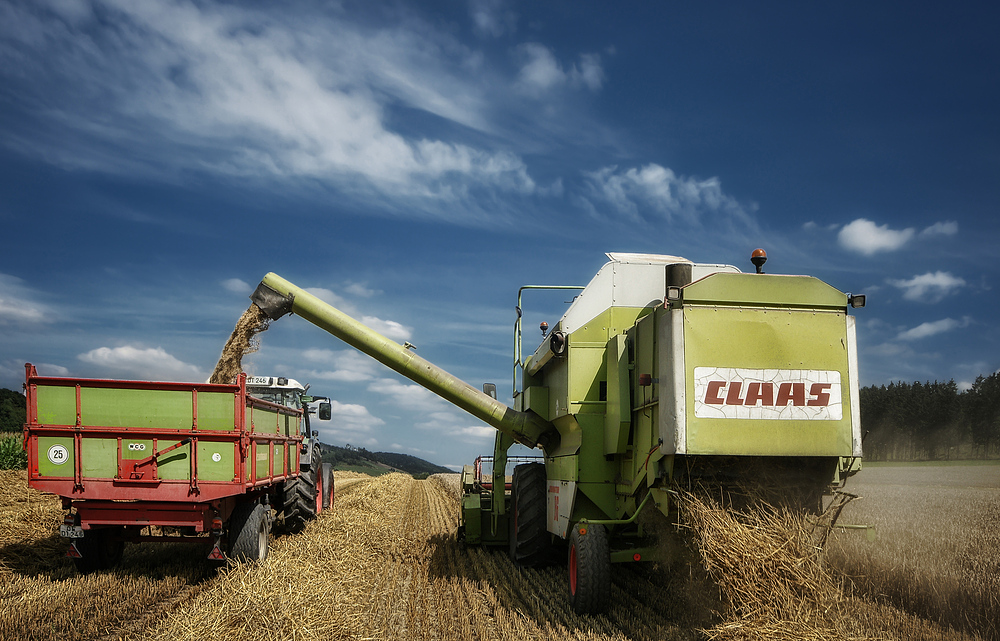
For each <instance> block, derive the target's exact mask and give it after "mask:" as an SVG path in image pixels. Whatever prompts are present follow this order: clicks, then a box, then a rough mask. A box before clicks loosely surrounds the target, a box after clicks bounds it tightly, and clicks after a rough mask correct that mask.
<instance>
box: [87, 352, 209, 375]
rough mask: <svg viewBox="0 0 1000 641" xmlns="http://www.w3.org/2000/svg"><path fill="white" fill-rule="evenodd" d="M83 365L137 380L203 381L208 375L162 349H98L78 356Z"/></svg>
mask: <svg viewBox="0 0 1000 641" xmlns="http://www.w3.org/2000/svg"><path fill="white" fill-rule="evenodd" d="M77 358H79V359H80V360H81V361H83V362H84V363H88V364H90V365H96V366H98V367H100V368H103V369H107V370H110V371H112V372H114V373H116V375H127V376H130V377H132V378H136V379H140V380H147V381H148V380H154V381H156V380H163V381H204V380H206V379H207V378H208V373H206V372H205V371H203V370H202V369H200V368H199V367H197V366H195V365H191V364H189V363H185V362H183V361H180V360H178V359H177V358H175V357H173V356H171V355H170V354H168V353H167V352H166V350H164V349H163V348H162V347H156V348H143V347H136V346H133V345H123V346H121V347H98V348H97V349H92V350H90V351H89V352H86V353H84V354H80V355H79V356H77Z"/></svg>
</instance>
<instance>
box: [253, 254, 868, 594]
mask: <svg viewBox="0 0 1000 641" xmlns="http://www.w3.org/2000/svg"><path fill="white" fill-rule="evenodd" d="M608 257H609V259H610V261H609V262H608V263H606V264H605V265H604V267H603V268H602V269H601V270H600V271H599V272H598V273H597V275H596V276H594V278H593V279H592V280H591V281H590V283H589V284H588V285H587V286H586V287H582V288H576V289H579V290H581V291H580V293H579V294H578V295H577V296H576V297H575V298H574V299H573V302H572V303H571V304H570V306H569V308H568V309H567V311H566V313H565V314H564V315H563V317H562V319H561V320H560V321H559V322H558V323H557V324H556V325H555V326H554V327H552V328H551V329H549V328H547V327H543V332H544V338H543V340H542V342H541V344H540V345H539V346H538V348H537V349H536V350H535V351H534V352H533V353H532V354H530V355H528V356H527V357H526V358H522V356H521V353H520V344H521V328H520V309H521V308H520V300H519V301H518V303H519V304H518V312H519V314H518V320H517V323H516V324H515V346H516V347H515V349H516V350H517V353H516V354H515V381H514V390H513V398H514V408H510V407H507V406H506V405H504V404H503V403H500V402H499V401H498V400H496V398H495V395H494V394H491V393H486V392H485V391H484V392H480V391H479V390H477V389H475V388H473V387H472V386H470V385H468V384H467V383H465V382H463V381H461V380H459V379H457V378H456V377H454V376H452V375H451V374H448V373H447V372H445V371H443V370H441V369H440V368H438V367H436V366H434V365H432V364H431V363H429V362H427V361H426V360H424V359H422V358H420V357H418V356H417V355H415V354H414V353H413V352H412V351H411V350H409V349H407V348H406V347H404V346H401V345H399V344H397V343H395V342H394V341H391V340H389V339H388V338H385V337H384V336H381V335H380V334H378V333H377V332H375V331H373V330H371V329H369V328H367V327H365V326H364V325H362V324H361V323H359V322H357V321H355V320H354V319H352V318H350V317H349V316H347V315H345V314H343V313H342V312H340V311H338V310H336V309H335V308H333V307H331V306H330V305H327V304H326V303H324V302H323V301H321V300H319V299H318V298H317V297H315V296H313V295H311V294H309V293H308V292H306V291H305V290H303V289H300V288H298V287H296V286H295V285H293V284H291V283H289V282H288V281H286V280H284V279H283V278H281V277H279V276H277V275H275V274H268V275H267V276H265V278H264V280H263V281H262V282H261V284H260V286H259V287H258V288H257V290H256V291H255V292H254V294H253V295H252V296H251V298H252V300H253V301H254V302H255V303H256V304H257V305H258V306H259V307H260V308H261V309H262V310H263V311H264V312H265V313H266V314H267V315H268V316H269V317H270V318H271V319H277V318H280V317H281V316H283V315H285V314H287V313H294V314H296V315H299V316H302V317H303V318H305V319H306V320H309V321H310V322H312V323H314V324H316V325H318V326H319V327H321V328H323V329H325V330H326V331H328V332H330V333H331V334H333V335H334V336H336V337H338V338H340V339H342V340H344V341H345V342H347V343H348V344H350V345H352V346H354V347H356V348H358V349H359V350H361V351H363V352H365V353H366V354H368V355H370V356H372V357H373V358H375V359H376V360H379V361H380V362H382V363H384V364H386V365H387V366H389V367H390V368H392V369H394V370H395V371H397V372H399V373H400V374H402V375H404V376H406V377H408V378H410V379H411V380H413V381H415V382H416V383H418V384H420V385H422V386H424V387H426V388H427V389H429V390H431V391H432V392H435V393H436V394H438V395H440V396H441V397H442V398H444V399H446V400H448V401H450V402H452V403H454V404H455V405H457V406H459V407H461V408H462V409H465V410H466V411H468V412H470V413H471V414H473V415H474V416H476V417H477V418H480V419H481V420H483V421H485V422H486V423H488V424H489V425H492V426H493V427H495V428H496V429H497V430H498V434H497V438H496V444H495V448H494V454H493V460H492V464H493V470H492V473H491V475H490V476H491V477H492V478H489V479H484V478H483V476H482V475H481V474H480V473H479V472H477V471H476V470H475V469H474V468H473V467H472V466H466V468H465V470H464V471H463V474H462V486H463V492H464V496H463V500H462V519H461V526H460V530H459V533H458V534H459V538H460V540H462V541H463V542H464V543H465V544H466V545H477V544H482V545H497V546H506V547H508V549H509V551H510V555H511V557H512V559H513V560H514V561H515V562H517V563H519V564H522V565H537V564H543V563H546V562H548V561H549V560H550V559H551V558H552V554H553V551H554V550H558V549H559V548H560V547H561V546H560V545H559V544H560V543H561V542H567V546H566V548H567V549H566V558H567V563H568V575H569V587H570V590H569V593H570V601H571V603H572V606H573V608H574V609H575V610H576V611H577V612H598V611H601V610H603V609H604V608H605V607H607V604H608V601H609V599H610V574H611V570H610V568H611V564H612V563H616V562H638V561H648V560H657V559H660V558H662V555H663V554H664V550H665V549H666V546H663V545H657V544H656V542H655V541H654V540H653V539H652V537H651V532H649V531H648V528H646V529H644V526H643V520H644V519H643V518H640V517H643V516H648V515H649V514H650V513H653V514H655V511H656V510H658V511H659V512H661V513H662V514H663V515H666V518H668V519H674V518H676V502H675V501H674V500H673V494H672V493H673V491H674V490H673V488H674V487H675V486H677V485H679V484H680V485H684V486H693V485H695V484H709V485H711V486H713V487H716V486H719V487H725V488H729V489H732V490H733V491H734V493H736V494H738V493H739V492H741V491H745V488H746V486H747V485H748V484H753V485H756V486H758V488H759V489H760V490H761V491H763V492H765V497H767V498H770V499H772V500H776V501H780V502H784V503H786V504H791V505H792V506H794V507H798V508H802V509H813V510H815V509H818V508H819V507H820V506H821V505H822V497H823V495H824V494H827V493H829V492H830V491H832V490H833V489H834V488H835V487H837V486H838V485H840V484H842V483H843V481H844V480H845V479H846V477H847V476H850V475H851V474H853V473H855V472H856V471H857V470H858V469H860V460H861V430H860V412H859V409H858V377H857V353H856V342H855V325H854V317H853V316H851V315H850V314H848V308H849V307H861V306H863V305H864V297H863V296H851V295H850V294H844V293H842V292H840V291H838V290H837V289H835V288H833V287H831V286H830V285H827V284H826V283H824V282H822V281H820V280H818V279H816V278H813V277H809V276H782V275H770V274H763V273H762V270H761V266H762V265H763V261H764V260H766V255H765V254H764V253H763V251H762V250H758V251H756V252H754V256H753V262H754V264H755V265H756V266H757V270H756V271H757V273H755V274H744V273H742V272H741V271H740V270H739V269H737V268H736V267H733V266H731V265H718V264H699V263H693V262H691V261H689V260H686V259H684V258H680V257H676V256H661V255H647V254H608ZM561 288H564V287H561ZM523 289H524V288H522V291H523ZM519 299H520V295H519ZM518 375H520V376H519V379H520V380H518ZM515 442H516V443H522V444H524V445H527V446H529V447H536V446H537V447H539V448H541V449H542V451H543V454H544V456H543V461H541V462H532V463H525V464H522V465H518V466H517V467H515V468H514V471H513V475H512V479H511V483H510V492H509V493H507V492H505V486H506V483H505V481H506V479H505V464H506V458H507V451H508V449H509V448H510V447H511V446H512V445H513V444H514V443H515ZM484 481H487V482H484ZM767 491H770V495H769V496H768V495H767V494H766V492H767Z"/></svg>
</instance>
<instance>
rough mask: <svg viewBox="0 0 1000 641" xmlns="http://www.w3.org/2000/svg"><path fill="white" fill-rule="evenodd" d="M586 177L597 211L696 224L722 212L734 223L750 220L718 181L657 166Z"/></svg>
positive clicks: (608, 170)
mask: <svg viewBox="0 0 1000 641" xmlns="http://www.w3.org/2000/svg"><path fill="white" fill-rule="evenodd" d="M584 175H585V178H586V179H587V183H588V189H589V194H588V196H587V199H586V201H587V203H588V204H589V205H590V206H592V207H593V208H594V209H595V210H601V209H604V210H610V211H611V212H613V213H615V214H617V215H624V216H626V217H628V218H631V219H633V220H640V219H645V218H658V219H659V218H662V219H666V220H668V221H672V220H674V219H680V220H682V221H686V222H689V223H695V222H697V221H698V220H699V218H701V217H702V216H703V215H705V214H708V213H721V214H725V215H727V216H728V217H730V218H732V219H733V220H739V221H741V222H744V223H748V222H749V221H750V218H749V215H748V214H747V213H746V211H745V210H744V209H743V207H742V206H741V205H740V204H739V203H738V202H737V201H736V199H735V198H733V197H731V196H729V195H727V194H725V193H724V192H723V191H722V184H721V181H720V180H719V179H718V178H708V179H705V180H698V179H696V178H685V177H683V176H678V175H676V174H675V173H674V172H673V170H672V169H670V168H668V167H662V166H660V165H657V164H649V165H645V166H643V167H638V168H636V167H632V168H630V169H626V170H619V169H618V167H617V166H610V167H604V168H602V169H599V170H597V171H594V172H588V173H585V174H584Z"/></svg>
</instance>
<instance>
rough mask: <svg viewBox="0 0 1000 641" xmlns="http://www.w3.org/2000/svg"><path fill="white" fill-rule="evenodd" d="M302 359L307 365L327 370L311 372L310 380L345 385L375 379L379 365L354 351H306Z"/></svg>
mask: <svg viewBox="0 0 1000 641" xmlns="http://www.w3.org/2000/svg"><path fill="white" fill-rule="evenodd" d="M302 357H303V359H304V360H305V361H307V362H309V363H316V364H318V365H320V366H323V367H326V368H327V369H321V370H311V371H310V372H309V377H310V378H317V379H323V380H329V381H342V382H345V383H358V382H364V381H370V380H372V379H373V378H375V374H376V372H377V371H378V369H379V368H381V367H382V366H381V365H379V364H378V363H377V362H376V361H375V360H374V359H372V358H371V357H369V356H366V355H365V354H362V353H361V352H359V351H357V350H355V349H349V350H340V351H334V350H331V349H307V350H305V351H304V352H302Z"/></svg>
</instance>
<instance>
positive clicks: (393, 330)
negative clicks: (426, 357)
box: [361, 316, 413, 343]
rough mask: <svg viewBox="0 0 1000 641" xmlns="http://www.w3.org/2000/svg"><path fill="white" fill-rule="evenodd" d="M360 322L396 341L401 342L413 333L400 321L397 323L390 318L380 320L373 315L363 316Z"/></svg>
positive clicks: (408, 338)
mask: <svg viewBox="0 0 1000 641" xmlns="http://www.w3.org/2000/svg"><path fill="white" fill-rule="evenodd" d="M361 322H362V323H364V324H365V325H367V326H368V327H370V328H372V329H374V330H375V331H376V332H378V333H379V334H382V335H383V336H385V337H386V338H391V339H393V340H395V341H396V342H400V343H401V342H403V341H408V340H410V337H411V336H412V335H413V330H412V329H411V328H409V327H407V326H405V325H403V324H402V323H397V322H396V321H392V320H382V319H381V318H376V317H375V316H363V317H362V318H361Z"/></svg>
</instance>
